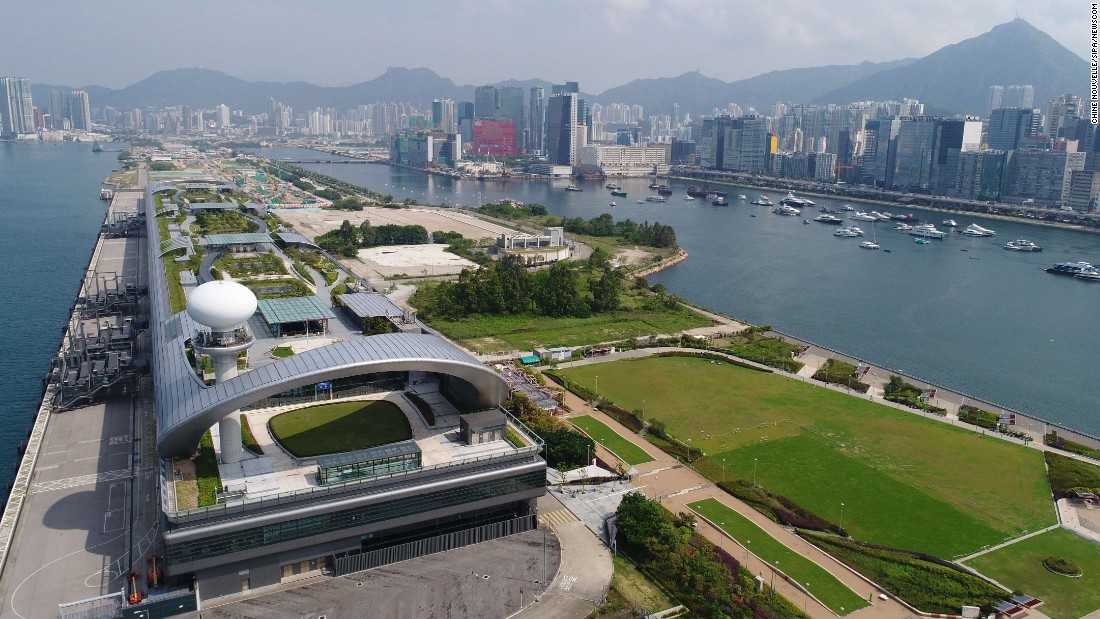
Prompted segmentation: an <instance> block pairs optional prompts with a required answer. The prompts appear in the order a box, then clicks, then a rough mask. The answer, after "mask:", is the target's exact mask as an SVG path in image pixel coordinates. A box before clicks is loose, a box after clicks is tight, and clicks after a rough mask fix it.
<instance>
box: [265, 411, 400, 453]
mask: <svg viewBox="0 0 1100 619" xmlns="http://www.w3.org/2000/svg"><path fill="white" fill-rule="evenodd" d="M268 425H269V426H270V428H271V433H272V434H273V435H274V436H275V438H276V439H277V440H278V441H279V443H280V444H281V445H282V446H283V447H285V448H286V450H287V451H289V452H290V453H292V454H294V455H295V456H297V457H299V458H308V457H311V456H318V455H322V454H330V453H339V452H342V451H354V450H356V449H366V448H367V447H374V446H375V445H385V444H386V443H393V442H396V441H403V440H406V439H410V438H412V429H411V428H410V427H409V420H408V419H406V418H405V413H403V412H401V409H400V408H398V407H397V406H396V405H395V404H393V403H391V402H386V401H384V400H370V401H367V402H362V401H360V402H334V403H331V404H321V405H319V406H310V407H308V408H299V409H297V410H292V411H288V412H286V413H282V414H281V415H276V416H274V417H272V418H271V421H270V422H268Z"/></svg>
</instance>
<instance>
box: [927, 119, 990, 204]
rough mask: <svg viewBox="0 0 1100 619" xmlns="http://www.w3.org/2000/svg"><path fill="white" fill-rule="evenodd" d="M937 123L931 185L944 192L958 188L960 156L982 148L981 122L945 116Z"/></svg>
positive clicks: (936, 190) (934, 188)
mask: <svg viewBox="0 0 1100 619" xmlns="http://www.w3.org/2000/svg"><path fill="white" fill-rule="evenodd" d="M938 124H939V126H938V127H937V129H936V136H935V137H936V142H935V146H934V149H935V150H934V152H933V153H932V172H931V175H930V179H929V186H930V187H931V188H932V189H933V191H935V192H936V193H937V194H941V195H942V194H946V193H948V192H949V191H951V190H952V189H953V188H954V187H955V181H956V177H957V175H958V169H959V156H960V155H961V154H962V153H964V152H972V151H977V150H979V149H980V148H981V142H982V123H981V121H979V120H972V119H966V120H960V119H943V120H940V121H939V123H938Z"/></svg>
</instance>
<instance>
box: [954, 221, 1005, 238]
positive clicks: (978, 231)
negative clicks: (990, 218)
mask: <svg viewBox="0 0 1100 619" xmlns="http://www.w3.org/2000/svg"><path fill="white" fill-rule="evenodd" d="M959 234H965V235H966V236H994V235H996V234H997V233H996V232H994V231H992V230H990V229H989V228H983V227H981V226H979V225H978V224H970V225H969V226H967V227H965V228H963V229H962V230H961V231H960V232H959Z"/></svg>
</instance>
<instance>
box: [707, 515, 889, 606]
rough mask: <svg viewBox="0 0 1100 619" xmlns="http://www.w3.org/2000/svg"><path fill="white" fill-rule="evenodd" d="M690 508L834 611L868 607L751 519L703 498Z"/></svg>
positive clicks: (842, 584)
mask: <svg viewBox="0 0 1100 619" xmlns="http://www.w3.org/2000/svg"><path fill="white" fill-rule="evenodd" d="M688 507H689V508H691V510H692V511H694V512H696V513H697V514H699V515H700V516H702V517H704V518H706V519H707V520H709V521H711V522H713V523H714V524H716V525H718V526H719V527H721V529H722V530H723V531H725V532H726V533H728V534H729V535H730V536H731V537H733V539H735V540H737V541H738V542H739V543H740V544H741V545H742V546H744V547H745V548H748V550H749V552H751V553H752V554H754V555H756V556H757V557H759V558H760V559H761V560H762V561H766V562H767V563H768V564H770V565H776V566H777V567H778V568H779V571H781V572H783V573H784V574H786V575H787V576H790V577H791V578H792V579H794V580H795V581H797V582H798V583H799V584H800V585H802V586H803V587H805V588H806V589H807V590H808V591H809V592H810V593H811V594H813V596H814V597H815V598H817V600H818V601H820V602H821V603H822V604H824V605H825V606H827V607H829V609H830V610H832V611H833V612H834V613H836V614H838V615H845V614H847V613H850V612H852V611H855V610H859V609H860V608H863V607H864V606H867V600H865V599H863V597H861V596H860V595H858V594H856V592H854V591H852V590H851V589H849V588H848V586H847V585H845V584H844V583H842V582H840V581H839V580H837V579H836V577H835V576H833V575H832V574H830V573H829V572H828V571H826V570H825V568H823V567H821V566H820V565H818V564H816V563H814V562H813V561H810V560H809V559H807V558H806V557H803V556H802V555H800V554H799V553H797V552H795V551H793V550H791V549H790V548H787V547H786V546H784V545H783V544H782V543H780V542H779V541H778V540H776V539H775V538H774V537H772V536H771V535H768V534H767V533H766V532H764V530H763V529H761V528H760V527H758V526H756V525H755V524H754V523H753V522H752V521H751V520H749V519H748V518H745V517H744V516H742V515H741V514H739V513H737V512H736V511H734V510H733V509H731V508H729V507H727V506H725V505H723V504H722V503H720V502H719V501H717V500H715V499H704V500H702V501H696V502H694V503H689V504H688Z"/></svg>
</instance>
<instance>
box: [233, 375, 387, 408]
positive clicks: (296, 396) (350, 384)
mask: <svg viewBox="0 0 1100 619" xmlns="http://www.w3.org/2000/svg"><path fill="white" fill-rule="evenodd" d="M406 377H407V373H406V372H376V373H373V374H360V375H359V376H349V377H347V378H335V379H333V380H331V381H327V382H329V384H331V385H332V386H331V387H330V388H327V389H318V388H317V386H316V385H306V386H304V387H295V388H294V389H288V390H286V391H284V392H282V393H277V394H275V395H273V396H271V397H269V398H262V399H260V400H257V401H255V402H253V403H251V404H249V405H248V406H244V407H242V410H255V409H258V408H268V407H271V406H286V405H288V404H307V403H309V402H320V401H323V400H329V399H334V398H350V397H353V396H357V395H369V394H372V393H383V392H389V391H400V390H402V389H404V388H405V381H406Z"/></svg>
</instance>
